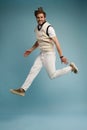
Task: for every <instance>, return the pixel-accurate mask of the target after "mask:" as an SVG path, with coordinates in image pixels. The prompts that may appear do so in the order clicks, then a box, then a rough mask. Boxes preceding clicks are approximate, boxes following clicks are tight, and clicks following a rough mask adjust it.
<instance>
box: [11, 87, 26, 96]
mask: <svg viewBox="0 0 87 130" xmlns="http://www.w3.org/2000/svg"><path fill="white" fill-rule="evenodd" d="M10 92H11V93H13V94H17V95H20V96H25V90H24V89H23V88H19V89H10Z"/></svg>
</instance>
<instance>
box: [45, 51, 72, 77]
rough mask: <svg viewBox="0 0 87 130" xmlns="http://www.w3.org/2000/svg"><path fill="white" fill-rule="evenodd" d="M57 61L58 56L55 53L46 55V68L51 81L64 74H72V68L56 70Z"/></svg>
mask: <svg viewBox="0 0 87 130" xmlns="http://www.w3.org/2000/svg"><path fill="white" fill-rule="evenodd" d="M55 60H56V56H55V54H54V53H52V54H49V53H48V54H46V55H45V60H44V66H45V68H46V70H47V73H48V75H49V77H50V78H51V79H53V78H56V77H60V76H62V75H64V74H67V73H69V72H71V70H72V67H71V66H67V67H65V68H62V69H59V70H56V67H55Z"/></svg>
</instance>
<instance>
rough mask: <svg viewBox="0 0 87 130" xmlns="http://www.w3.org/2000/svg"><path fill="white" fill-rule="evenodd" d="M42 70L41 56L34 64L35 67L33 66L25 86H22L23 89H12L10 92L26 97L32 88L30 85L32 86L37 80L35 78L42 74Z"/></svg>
mask: <svg viewBox="0 0 87 130" xmlns="http://www.w3.org/2000/svg"><path fill="white" fill-rule="evenodd" d="M41 68H42V61H41V58H40V55H39V56H38V57H37V59H36V60H35V62H34V65H33V66H32V68H31V70H30V72H29V74H28V76H27V78H26V80H25V82H24V84H23V85H22V87H21V88H19V89H10V91H11V92H12V93H13V94H17V95H20V96H24V95H25V91H26V90H27V89H28V88H29V87H30V85H31V84H32V82H33V80H34V79H35V77H36V76H37V75H38V73H39V72H40V70H41Z"/></svg>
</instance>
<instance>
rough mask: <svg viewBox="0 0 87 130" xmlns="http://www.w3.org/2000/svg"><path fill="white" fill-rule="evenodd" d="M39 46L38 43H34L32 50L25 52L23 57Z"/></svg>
mask: <svg viewBox="0 0 87 130" xmlns="http://www.w3.org/2000/svg"><path fill="white" fill-rule="evenodd" d="M38 46H39V44H38V42H37V41H36V42H35V44H34V45H33V46H32V48H30V49H28V50H26V51H25V53H24V56H25V57H26V56H28V55H30V54H31V53H32V52H33V51H34V50H35V49H36V48H37V47H38Z"/></svg>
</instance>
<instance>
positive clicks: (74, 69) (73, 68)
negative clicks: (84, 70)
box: [70, 63, 78, 74]
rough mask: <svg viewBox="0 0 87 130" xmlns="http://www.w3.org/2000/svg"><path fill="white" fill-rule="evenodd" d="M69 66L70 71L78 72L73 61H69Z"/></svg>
mask: <svg viewBox="0 0 87 130" xmlns="http://www.w3.org/2000/svg"><path fill="white" fill-rule="evenodd" d="M70 66H71V67H72V71H73V72H74V73H75V74H76V73H78V68H77V66H76V65H75V64H74V63H70Z"/></svg>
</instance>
